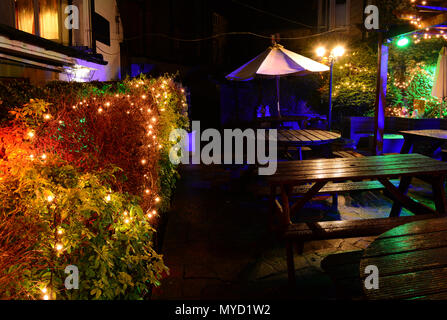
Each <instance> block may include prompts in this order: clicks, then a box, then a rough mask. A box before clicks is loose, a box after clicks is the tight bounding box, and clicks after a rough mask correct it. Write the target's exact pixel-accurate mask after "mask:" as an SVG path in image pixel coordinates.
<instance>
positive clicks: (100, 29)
mask: <svg viewBox="0 0 447 320" xmlns="http://www.w3.org/2000/svg"><path fill="white" fill-rule="evenodd" d="M93 30H94V32H95V38H96V40H97V41H99V42H102V43H104V44H105V45H107V46H110V22H109V21H108V20H107V19H106V18H104V17H102V16H101V15H100V14H98V13H96V12H95V13H94V14H93Z"/></svg>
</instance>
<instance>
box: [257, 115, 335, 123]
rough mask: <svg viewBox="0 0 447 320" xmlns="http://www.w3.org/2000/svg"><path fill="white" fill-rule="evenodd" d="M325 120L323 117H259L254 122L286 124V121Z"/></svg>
mask: <svg viewBox="0 0 447 320" xmlns="http://www.w3.org/2000/svg"><path fill="white" fill-rule="evenodd" d="M311 119H314V120H326V118H325V117H321V116H317V115H299V116H281V117H260V118H256V119H255V121H256V122H288V121H302V120H311Z"/></svg>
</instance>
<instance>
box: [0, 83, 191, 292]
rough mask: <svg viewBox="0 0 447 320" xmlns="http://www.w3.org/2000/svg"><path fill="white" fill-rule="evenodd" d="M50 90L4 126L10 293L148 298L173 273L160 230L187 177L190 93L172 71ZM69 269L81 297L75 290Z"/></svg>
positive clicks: (1, 282) (1, 193)
mask: <svg viewBox="0 0 447 320" xmlns="http://www.w3.org/2000/svg"><path fill="white" fill-rule="evenodd" d="M36 92H37V91H36ZM40 92H42V95H40V96H37V97H36V98H40V99H34V100H31V101H30V102H29V103H28V104H26V105H25V106H23V107H21V108H16V109H15V110H14V111H12V112H11V114H12V115H13V116H14V117H15V119H14V121H13V122H12V123H10V124H9V125H8V126H5V127H4V128H1V129H0V181H1V182H2V184H1V186H0V205H1V207H0V219H1V220H0V236H2V235H3V236H4V237H2V239H1V240H0V246H1V248H3V249H5V248H6V249H7V252H10V255H9V256H8V255H5V256H4V257H3V258H2V257H0V268H1V270H2V273H0V297H4V298H29V299H39V298H48V299H55V298H57V299H78V298H81V299H89V298H97V299H114V298H127V299H129V298H130V299H138V298H142V297H144V295H145V294H147V292H148V290H149V287H150V285H156V286H157V285H159V279H160V278H161V276H162V275H163V273H165V272H166V271H167V269H166V267H165V266H164V265H163V261H162V257H161V256H159V255H158V254H157V253H156V252H155V251H154V250H153V248H152V240H153V233H154V229H153V227H152V226H153V225H154V224H156V221H157V217H158V216H159V214H160V212H162V211H164V210H165V209H167V207H168V205H169V199H170V196H171V192H172V189H173V188H174V186H175V182H176V176H177V172H176V168H175V166H174V165H172V164H171V163H170V162H169V158H168V154H169V147H170V146H171V144H172V142H169V140H168V138H169V133H170V131H171V130H172V129H174V128H186V126H187V117H186V115H185V112H186V107H187V104H186V98H185V95H184V90H183V89H182V88H181V86H180V85H178V84H177V83H175V82H174V81H173V79H172V78H171V77H168V76H165V77H161V78H158V79H145V78H141V79H134V80H126V81H123V82H119V83H109V84H100V83H94V84H72V83H52V84H50V85H48V86H47V87H46V88H44V89H42V90H41V91H40ZM42 98H45V99H44V100H43V99H42ZM2 100H3V99H2ZM11 226H14V228H13V229H11ZM23 230H28V231H29V232H27V233H24V232H23ZM25 234H26V236H25ZM19 243H21V244H20V245H18V244H19ZM14 252H22V253H26V254H25V255H24V258H23V259H21V260H20V261H18V260H17V259H13V258H12V255H13V254H14ZM7 257H9V258H7ZM67 265H76V266H78V267H79V270H80V286H81V288H80V290H75V291H67V290H65V288H64V279H65V277H66V276H67V275H66V274H64V269H65V267H66V266H67Z"/></svg>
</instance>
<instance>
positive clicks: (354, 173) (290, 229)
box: [268, 154, 447, 285]
mask: <svg viewBox="0 0 447 320" xmlns="http://www.w3.org/2000/svg"><path fill="white" fill-rule="evenodd" d="M446 175H447V163H444V162H441V161H437V160H435V159H432V158H430V157H427V156H424V155H420V154H394V155H388V156H370V157H360V158H337V159H318V160H304V161H288V162H280V163H278V168H277V171H276V173H275V174H274V175H272V176H270V177H269V178H268V181H269V184H270V203H271V209H272V212H274V213H277V215H278V217H279V219H278V222H279V225H280V229H281V230H282V236H283V238H284V240H285V241H286V254H287V270H288V279H289V283H290V284H291V285H295V267H294V258H293V255H294V246H295V245H296V246H297V247H296V248H297V249H298V252H299V253H302V251H303V246H304V242H305V241H309V240H318V239H319V240H326V239H336V238H340V237H342V238H343V237H361V236H371V235H377V234H381V233H383V232H384V231H386V230H389V229H391V228H393V227H395V226H398V225H400V224H402V222H403V223H407V222H410V221H416V220H419V219H430V218H432V217H434V216H435V215H446V214H447V199H446V194H445V190H444V182H445V180H446ZM420 176H423V177H424V178H425V180H426V181H429V182H430V183H431V185H432V189H433V196H434V202H435V207H436V209H435V210H433V209H432V208H429V207H428V206H426V205H424V204H422V203H419V202H416V201H414V200H413V199H411V198H410V197H409V196H408V195H407V191H408V187H409V186H410V184H411V180H412V178H414V177H420ZM395 178H400V182H399V186H398V187H396V186H395V185H394V184H393V182H391V181H390V179H395ZM347 180H348V182H346V181H347ZM365 180H370V181H365ZM306 184H308V185H306ZM380 187H382V188H385V189H386V191H387V193H385V194H386V195H388V196H390V197H391V198H392V199H393V200H394V204H393V208H392V210H391V213H390V217H389V218H387V219H365V220H354V221H328V222H304V223H292V221H291V216H292V214H295V213H297V212H299V211H300V210H301V209H302V208H303V207H304V205H305V204H306V203H307V202H308V201H310V200H311V199H312V198H313V197H314V196H316V195H317V194H318V193H320V192H328V193H334V192H335V193H337V192H345V191H362V190H372V189H378V188H380ZM297 188H298V193H299V194H301V195H302V197H300V198H296V200H295V199H294V200H295V202H294V203H292V202H291V200H292V196H294V195H295V194H296V193H295V191H297ZM278 189H279V190H278ZM278 194H279V196H280V197H279V198H277V195H278ZM402 206H403V207H405V208H407V209H408V210H410V211H411V212H413V213H415V214H416V216H411V217H399V216H400V211H401V209H402Z"/></svg>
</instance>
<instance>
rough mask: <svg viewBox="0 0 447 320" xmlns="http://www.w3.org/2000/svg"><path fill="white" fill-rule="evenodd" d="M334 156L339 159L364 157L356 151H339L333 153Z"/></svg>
mask: <svg viewBox="0 0 447 320" xmlns="http://www.w3.org/2000/svg"><path fill="white" fill-rule="evenodd" d="M332 154H333V155H334V156H335V157H338V158H361V157H364V155H363V154H361V153H358V152H356V151H354V150H339V151H334V152H332Z"/></svg>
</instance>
